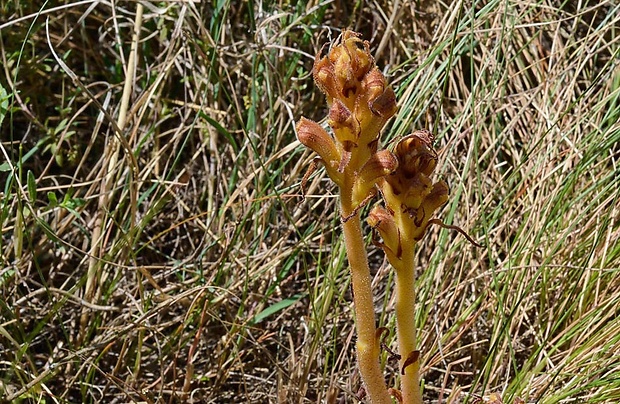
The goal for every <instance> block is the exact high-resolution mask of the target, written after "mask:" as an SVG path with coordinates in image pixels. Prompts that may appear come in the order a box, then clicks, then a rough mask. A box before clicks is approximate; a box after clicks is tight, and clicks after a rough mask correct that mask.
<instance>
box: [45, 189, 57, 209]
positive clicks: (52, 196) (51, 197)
mask: <svg viewBox="0 0 620 404" xmlns="http://www.w3.org/2000/svg"><path fill="white" fill-rule="evenodd" d="M47 200H48V201H50V205H52V206H53V207H56V206H58V199H56V194H55V193H53V192H52V191H49V192H48V193H47Z"/></svg>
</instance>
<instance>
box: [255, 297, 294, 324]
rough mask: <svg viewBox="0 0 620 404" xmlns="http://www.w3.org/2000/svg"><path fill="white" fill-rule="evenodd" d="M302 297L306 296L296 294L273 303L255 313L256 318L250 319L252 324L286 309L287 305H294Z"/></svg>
mask: <svg viewBox="0 0 620 404" xmlns="http://www.w3.org/2000/svg"><path fill="white" fill-rule="evenodd" d="M302 297H304V296H303V295H300V294H296V295H294V296H292V297H289V298H287V299H284V300H281V301H279V302H277V303H274V304H272V305H271V306H269V307H267V308H266V309H265V310H263V311H261V312H260V313H258V314H257V315H255V316H254V318H253V319H252V320H250V324H258V323H260V322H261V321H263V320H264V319H266V318H267V317H269V316H271V315H272V314H275V313H277V312H279V311H282V310H284V309H286V308H287V307H289V306H292V305H293V304H295V303H297V302H298V301H299V300H301V298H302Z"/></svg>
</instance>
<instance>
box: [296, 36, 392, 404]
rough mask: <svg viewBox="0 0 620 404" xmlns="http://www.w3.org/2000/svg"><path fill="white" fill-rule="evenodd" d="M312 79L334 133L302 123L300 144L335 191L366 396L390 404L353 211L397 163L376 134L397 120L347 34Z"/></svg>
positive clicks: (362, 46)
mask: <svg viewBox="0 0 620 404" xmlns="http://www.w3.org/2000/svg"><path fill="white" fill-rule="evenodd" d="M313 77H314V80H315V82H316V84H317V86H318V87H319V89H320V90H321V91H322V92H323V93H324V94H325V95H326V97H327V103H328V105H329V107H330V108H329V117H328V119H327V123H328V125H329V126H330V128H331V129H332V132H333V136H332V134H328V133H327V132H325V131H324V130H323V129H322V128H321V127H320V125H319V124H317V123H315V122H312V121H309V120H307V119H305V118H302V119H301V121H300V122H299V123H298V125H297V133H298V137H299V140H300V142H302V143H303V144H304V145H306V146H308V147H310V148H311V149H312V150H314V151H315V152H317V153H318V154H319V156H320V158H321V160H322V161H323V162H324V164H325V167H326V170H327V173H328V175H329V176H330V178H331V179H332V180H334V182H335V183H336V184H337V185H338V187H339V190H340V210H341V212H340V214H341V218H342V228H343V231H344V240H345V246H346V249H347V257H348V259H349V266H350V269H351V280H352V282H351V283H352V286H353V303H354V306H355V315H356V322H355V326H356V329H357V342H356V348H357V359H358V365H359V370H360V374H361V377H362V380H363V382H364V385H365V390H366V393H367V394H368V396H369V398H370V400H371V402H372V403H382V404H383V403H385V404H391V402H392V399H391V397H390V393H389V391H388V389H387V386H386V385H385V378H384V376H383V372H382V370H381V366H380V362H379V355H380V345H379V340H378V339H377V338H376V325H375V315H374V312H375V310H374V304H373V295H372V290H371V284H372V282H371V279H372V278H371V276H370V269H369V267H368V257H367V254H366V247H365V243H364V239H363V236H362V230H361V223H360V218H359V211H360V209H361V207H363V206H364V205H365V204H366V203H368V201H369V200H370V199H371V198H372V197H374V195H375V194H376V185H377V183H378V182H380V181H381V180H382V178H384V177H385V176H387V175H390V173H392V172H393V171H394V170H395V169H396V167H397V165H398V162H397V160H396V158H395V157H394V155H393V154H392V153H391V152H389V151H387V150H383V151H378V146H379V133H380V131H381V129H382V128H383V126H384V125H385V123H386V122H387V120H388V119H389V118H390V117H392V116H393V115H394V114H395V113H396V97H395V96H394V92H393V91H392V89H391V88H390V87H389V85H388V84H387V82H386V80H385V77H384V76H383V74H381V72H380V71H379V70H378V69H377V68H376V67H375V61H374V59H373V57H372V55H371V54H370V45H369V43H368V42H367V41H363V40H362V39H360V38H359V35H358V34H356V33H355V32H353V31H348V30H347V31H344V32H343V33H342V35H341V37H340V39H339V41H338V43H336V44H335V45H334V46H333V47H332V48H331V49H330V51H329V53H328V54H327V55H326V56H322V57H321V56H317V57H316V58H315V61H314V69H313Z"/></svg>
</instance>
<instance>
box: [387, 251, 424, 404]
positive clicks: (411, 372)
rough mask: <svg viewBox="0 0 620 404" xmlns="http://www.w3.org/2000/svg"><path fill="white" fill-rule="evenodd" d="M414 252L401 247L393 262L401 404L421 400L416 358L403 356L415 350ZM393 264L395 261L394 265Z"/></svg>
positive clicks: (412, 403)
mask: <svg viewBox="0 0 620 404" xmlns="http://www.w3.org/2000/svg"><path fill="white" fill-rule="evenodd" d="M414 263H415V254H414V248H413V247H411V246H408V248H405V249H404V250H403V254H402V256H401V259H400V260H399V261H398V262H395V263H393V266H394V268H395V269H396V292H395V293H396V307H395V310H396V329H397V338H398V352H399V353H400V355H401V360H400V369H401V371H402V370H403V368H404V374H402V372H401V391H402V396H403V404H422V393H421V391H420V360H419V358H417V359H415V361H413V362H411V363H407V359H408V358H409V357H410V356H409V355H411V354H412V352H414V351H415V350H416V345H417V340H416V325H415V301H416V292H415V271H414V269H415V266H414ZM394 264H395V265H394Z"/></svg>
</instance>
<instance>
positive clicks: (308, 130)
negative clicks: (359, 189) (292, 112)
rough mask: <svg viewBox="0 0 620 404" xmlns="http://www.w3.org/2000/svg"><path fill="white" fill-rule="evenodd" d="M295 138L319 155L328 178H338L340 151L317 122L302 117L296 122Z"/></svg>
mask: <svg viewBox="0 0 620 404" xmlns="http://www.w3.org/2000/svg"><path fill="white" fill-rule="evenodd" d="M296 129H297V138H298V139H299V141H300V142H301V143H302V144H303V145H304V146H306V147H309V148H310V149H312V150H314V152H315V153H316V154H318V155H319V157H320V158H321V160H323V164H324V165H325V167H326V169H327V173H328V174H329V176H330V178H331V179H332V180H334V181H335V182H338V181H336V179H337V178H338V174H337V171H338V165H339V164H340V160H341V153H340V151H339V150H338V147H337V146H336V144H335V143H334V139H333V138H332V137H331V136H330V135H329V134H328V133H327V132H326V131H325V129H323V128H322V127H321V125H319V124H318V123H316V122H314V121H311V120H310V119H306V118H304V117H302V118H301V119H300V120H299V122H298V123H297V127H296Z"/></svg>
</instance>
